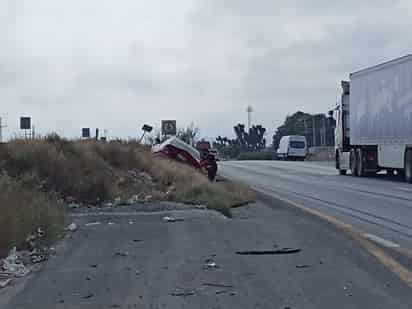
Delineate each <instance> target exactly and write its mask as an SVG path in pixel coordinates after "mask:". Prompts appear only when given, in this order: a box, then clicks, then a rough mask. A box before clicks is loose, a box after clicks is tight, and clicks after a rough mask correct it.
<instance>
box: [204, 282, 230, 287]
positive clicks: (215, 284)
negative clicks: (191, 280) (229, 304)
mask: <svg viewBox="0 0 412 309" xmlns="http://www.w3.org/2000/svg"><path fill="white" fill-rule="evenodd" d="M203 285H205V286H211V287H215V288H233V285H228V284H220V283H207V282H206V283H203Z"/></svg>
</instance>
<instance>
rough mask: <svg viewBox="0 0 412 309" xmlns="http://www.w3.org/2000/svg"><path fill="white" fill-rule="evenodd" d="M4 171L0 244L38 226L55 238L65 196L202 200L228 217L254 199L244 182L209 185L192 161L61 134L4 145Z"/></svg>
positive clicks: (0, 150) (0, 168)
mask: <svg viewBox="0 0 412 309" xmlns="http://www.w3.org/2000/svg"><path fill="white" fill-rule="evenodd" d="M0 172H2V173H3V174H2V175H3V176H1V183H0V184H1V186H2V187H0V211H1V214H2V215H1V217H0V233H1V235H2V237H1V242H0V248H4V247H5V246H6V247H7V246H10V245H11V244H17V243H20V242H21V241H22V239H23V237H25V236H26V235H27V234H28V233H29V232H30V231H32V229H33V228H34V227H37V226H38V225H41V226H43V227H44V228H45V229H49V230H50V231H51V232H50V235H51V236H52V235H54V234H55V232H54V231H56V226H58V225H60V224H61V223H62V217H63V213H62V212H61V207H60V206H58V205H57V204H56V202H54V201H56V200H58V199H65V198H67V197H70V199H72V200H73V199H74V200H76V201H77V202H79V203H81V204H96V205H99V204H102V203H103V202H108V201H113V200H114V199H115V198H117V197H120V198H121V199H122V200H126V199H127V198H129V197H131V196H132V195H139V196H147V195H150V196H152V198H153V199H154V200H172V201H179V202H185V203H191V204H203V205H206V206H207V207H209V208H212V209H216V210H219V211H221V212H222V213H224V214H226V215H228V216H230V208H231V207H234V206H237V205H239V204H242V203H245V202H248V201H252V200H254V193H253V192H252V191H251V190H250V189H249V188H248V187H246V186H244V185H241V184H238V183H232V182H218V183H210V182H209V181H208V179H207V177H206V176H205V175H203V174H202V173H200V172H199V171H198V170H195V169H194V168H192V167H190V166H187V165H183V164H180V163H177V162H174V161H169V160H166V159H160V158H154V157H153V156H152V154H151V153H150V149H148V148H147V147H145V146H142V145H140V144H139V143H137V142H135V141H131V142H130V141H129V142H126V141H111V142H107V143H105V142H96V141H81V140H77V141H70V140H66V139H63V138H60V137H58V136H57V135H50V136H48V137H45V138H42V139H36V140H29V141H27V140H13V141H10V142H9V143H7V144H4V145H1V147H0ZM142 172H144V174H143V176H142V174H141V173H142ZM148 175H149V176H148ZM51 196H52V197H51ZM3 235H4V236H3Z"/></svg>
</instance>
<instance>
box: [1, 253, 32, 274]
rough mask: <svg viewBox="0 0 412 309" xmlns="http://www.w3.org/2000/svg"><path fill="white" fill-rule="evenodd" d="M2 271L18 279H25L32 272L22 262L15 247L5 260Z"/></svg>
mask: <svg viewBox="0 0 412 309" xmlns="http://www.w3.org/2000/svg"><path fill="white" fill-rule="evenodd" d="M2 270H3V271H4V272H7V273H9V274H11V275H12V276H14V277H16V278H19V277H24V276H26V275H27V274H28V273H29V272H30V270H29V269H28V268H26V266H24V264H23V263H22V262H21V260H20V257H19V256H18V254H17V250H16V247H14V248H13V249H12V250H11V251H10V253H9V255H8V256H7V257H6V258H4V259H3V266H2Z"/></svg>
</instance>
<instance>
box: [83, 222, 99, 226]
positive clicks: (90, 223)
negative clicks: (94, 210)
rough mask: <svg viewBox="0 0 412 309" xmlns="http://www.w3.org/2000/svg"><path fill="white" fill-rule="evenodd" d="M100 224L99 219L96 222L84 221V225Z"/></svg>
mask: <svg viewBox="0 0 412 309" xmlns="http://www.w3.org/2000/svg"><path fill="white" fill-rule="evenodd" d="M100 224H101V223H100V222H99V221H96V222H89V223H86V224H85V226H94V225H100Z"/></svg>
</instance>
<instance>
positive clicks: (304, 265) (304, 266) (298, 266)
mask: <svg viewBox="0 0 412 309" xmlns="http://www.w3.org/2000/svg"><path fill="white" fill-rule="evenodd" d="M309 267H310V265H306V264H302V265H296V268H309Z"/></svg>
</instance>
